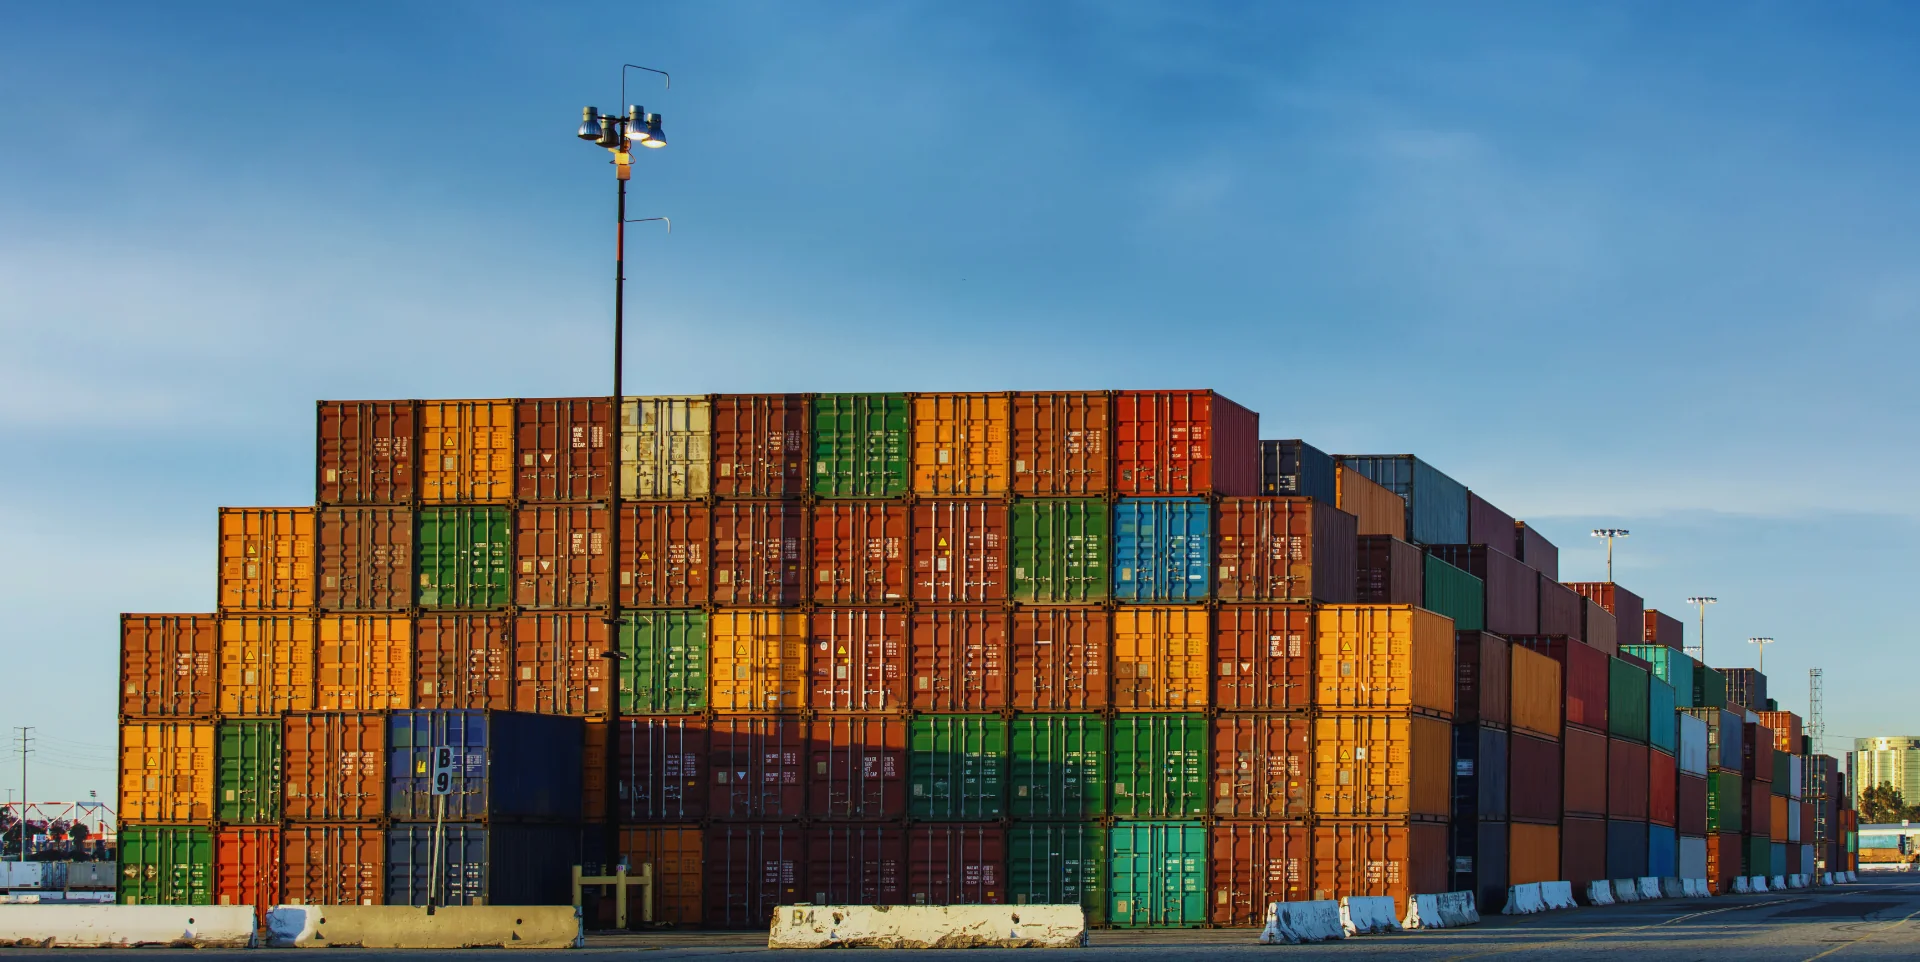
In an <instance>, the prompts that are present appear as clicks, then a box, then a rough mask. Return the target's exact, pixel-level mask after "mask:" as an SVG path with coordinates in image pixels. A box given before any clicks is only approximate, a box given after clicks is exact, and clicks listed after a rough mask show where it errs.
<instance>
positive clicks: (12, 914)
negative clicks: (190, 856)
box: [0, 904, 257, 948]
mask: <svg viewBox="0 0 1920 962" xmlns="http://www.w3.org/2000/svg"><path fill="white" fill-rule="evenodd" d="M256 928H257V926H256V924H255V918H254V914H253V906H251V905H55V904H38V905H6V906H0V944H12V945H18V946H25V945H37V946H40V947H42V948H50V947H52V946H71V947H76V948H124V947H129V946H136V945H178V946H194V947H214V948H247V947H249V946H251V945H253V943H254V936H255V930H256Z"/></svg>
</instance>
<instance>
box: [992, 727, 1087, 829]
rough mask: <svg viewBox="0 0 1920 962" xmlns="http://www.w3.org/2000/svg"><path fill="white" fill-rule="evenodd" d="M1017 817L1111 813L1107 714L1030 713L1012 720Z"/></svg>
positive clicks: (1012, 800)
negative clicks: (1105, 716) (1108, 779)
mask: <svg viewBox="0 0 1920 962" xmlns="http://www.w3.org/2000/svg"><path fill="white" fill-rule="evenodd" d="M1011 725H1012V728H1011V730H1010V736H1011V737H1010V742H1011V751H1010V752H1009V758H1010V762H1011V765H1012V770H1013V772H1012V777H1011V778H1010V779H1009V781H1008V795H1009V798H1008V807H1009V808H1010V809H1011V814H1012V816H1013V817H1014V818H1069V819H1086V818H1096V817H1099V816H1102V815H1105V814H1107V720H1106V719H1105V718H1102V717H1100V716H1099V715H1077V714H1076V715H1026V714H1022V715H1019V716H1016V717H1015V718H1014V719H1013V721H1012V722H1011Z"/></svg>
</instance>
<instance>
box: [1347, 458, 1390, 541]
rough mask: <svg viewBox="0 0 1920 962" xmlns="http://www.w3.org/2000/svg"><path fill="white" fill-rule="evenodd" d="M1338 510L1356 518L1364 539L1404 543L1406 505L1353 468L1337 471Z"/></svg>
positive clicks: (1358, 528) (1383, 487)
mask: <svg viewBox="0 0 1920 962" xmlns="http://www.w3.org/2000/svg"><path fill="white" fill-rule="evenodd" d="M1333 478H1334V491H1335V506H1336V507H1338V508H1339V509H1340V510H1342V511H1345V512H1346V513H1348V514H1350V515H1353V516H1354V519H1355V521H1356V523H1357V525H1358V527H1357V530H1358V531H1359V533H1360V534H1361V536H1363V537H1364V536H1366V535H1384V536H1386V537H1389V538H1397V539H1400V540H1402V541H1404V540H1406V537H1407V503H1406V502H1405V501H1402V500H1401V499H1400V496H1399V495H1397V494H1394V493H1393V492H1392V491H1390V490H1388V489H1387V487H1386V486H1385V485H1382V484H1377V483H1375V482H1374V481H1373V480H1372V479H1371V478H1368V477H1367V476H1366V475H1365V474H1362V473H1361V472H1359V471H1356V470H1353V469H1351V468H1345V467H1338V466H1336V467H1335V468H1334V472H1333Z"/></svg>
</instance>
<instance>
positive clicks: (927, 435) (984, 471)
mask: <svg viewBox="0 0 1920 962" xmlns="http://www.w3.org/2000/svg"><path fill="white" fill-rule="evenodd" d="M1007 398H1008V395H1005V394H916V395H914V397H913V425H912V437H913V462H912V463H913V492H914V493H915V494H918V495H921V496H923V497H935V498H955V497H958V498H968V497H976V498H984V497H995V496H998V495H1003V494H1006V493H1007V426H1008V421H1007V417H1008V414H1007Z"/></svg>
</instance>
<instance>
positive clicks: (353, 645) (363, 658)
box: [313, 615, 413, 711]
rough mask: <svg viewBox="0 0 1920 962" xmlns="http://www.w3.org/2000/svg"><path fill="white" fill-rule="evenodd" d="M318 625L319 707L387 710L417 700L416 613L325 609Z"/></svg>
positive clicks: (315, 695)
mask: <svg viewBox="0 0 1920 962" xmlns="http://www.w3.org/2000/svg"><path fill="white" fill-rule="evenodd" d="M317 628H318V632H319V637H318V639H317V640H316V643H315V646H314V671H313V676H314V688H313V707H314V708H315V709H316V710H319V711H386V710H388V709H393V708H410V707H412V706H413V620H412V619H410V618H407V617H406V616H404V615H321V616H320V620H319V622H318V625H317Z"/></svg>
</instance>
